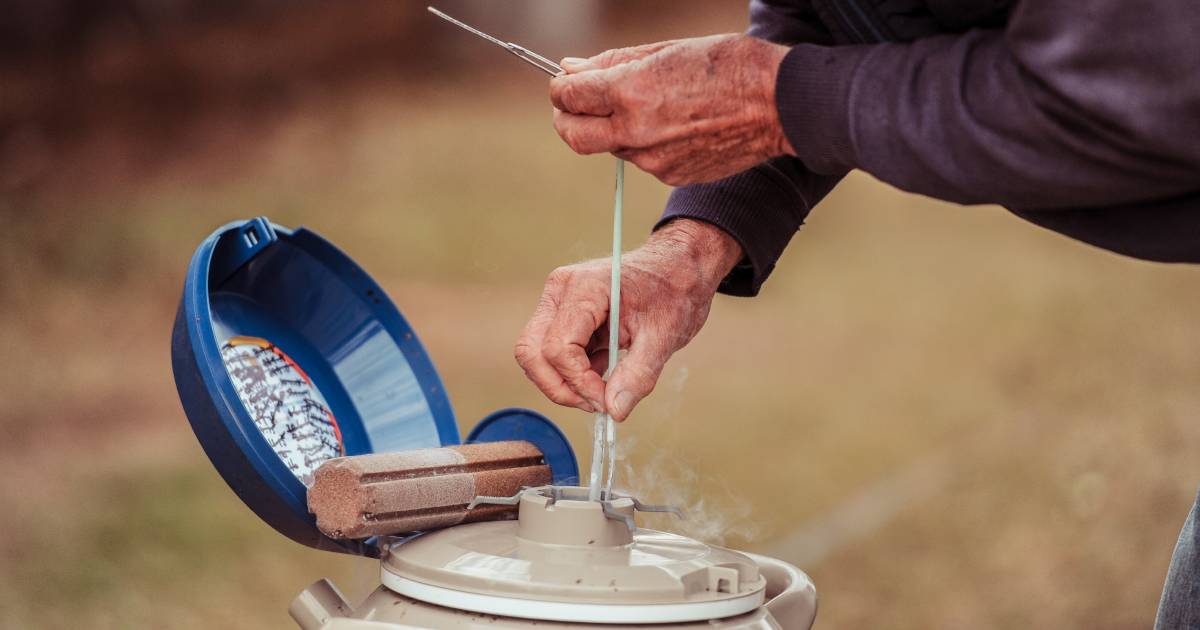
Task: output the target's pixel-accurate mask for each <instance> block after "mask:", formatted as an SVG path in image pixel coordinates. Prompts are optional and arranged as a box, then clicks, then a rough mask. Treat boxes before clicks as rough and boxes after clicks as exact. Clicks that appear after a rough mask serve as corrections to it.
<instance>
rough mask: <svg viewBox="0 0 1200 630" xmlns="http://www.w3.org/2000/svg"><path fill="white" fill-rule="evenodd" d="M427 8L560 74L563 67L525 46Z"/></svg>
mask: <svg viewBox="0 0 1200 630" xmlns="http://www.w3.org/2000/svg"><path fill="white" fill-rule="evenodd" d="M428 9H429V12H430V13H432V14H434V15H436V16H438V17H440V18H442V19H443V20H446V21H447V22H449V23H451V24H453V25H455V26H457V27H459V28H462V29H465V30H468V31H470V32H472V33H474V34H476V35H478V36H480V37H482V38H484V39H486V40H488V41H489V42H492V43H493V44H495V45H497V46H499V47H501V48H503V49H505V50H507V51H508V52H510V53H512V54H514V55H516V56H517V57H518V58H520V59H521V60H522V61H524V62H525V63H527V64H529V65H531V66H533V67H535V68H537V69H538V70H541V71H542V72H545V73H546V74H548V75H550V76H552V77H553V76H557V75H559V74H562V71H563V69H562V67H560V66H559V65H558V64H556V63H554V62H553V61H550V60H549V59H547V58H545V57H543V56H541V55H539V54H537V53H535V52H533V51H532V50H529V49H528V48H526V47H524V46H520V45H518V44H514V43H512V42H505V41H500V40H499V39H496V38H495V37H492V36H491V35H488V34H487V33H484V32H483V31H481V30H479V29H477V28H474V27H472V26H470V25H468V24H464V23H463V22H460V21H459V20H456V19H454V18H452V17H450V16H449V15H446V14H445V13H442V12H441V11H438V10H437V9H435V8H433V7H428Z"/></svg>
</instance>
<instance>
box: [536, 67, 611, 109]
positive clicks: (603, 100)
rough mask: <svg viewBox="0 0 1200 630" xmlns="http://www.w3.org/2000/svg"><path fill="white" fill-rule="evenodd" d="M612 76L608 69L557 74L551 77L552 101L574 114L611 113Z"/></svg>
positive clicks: (558, 106)
mask: <svg viewBox="0 0 1200 630" xmlns="http://www.w3.org/2000/svg"><path fill="white" fill-rule="evenodd" d="M612 78H613V77H612V73H611V71H608V70H591V71H587V72H580V73H578V74H565V75H559V76H556V77H554V78H552V79H550V102H551V103H553V104H554V107H555V109H561V110H562V111H564V112H570V113H572V114H591V115H592V116H608V115H611V114H612V113H613V108H612V100H613V99H612Z"/></svg>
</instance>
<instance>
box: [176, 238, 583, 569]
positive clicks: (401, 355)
mask: <svg viewBox="0 0 1200 630" xmlns="http://www.w3.org/2000/svg"><path fill="white" fill-rule="evenodd" d="M171 354H172V364H173V368H174V373H175V383H176V387H177V389H178V391H179V397H180V400H181V402H182V403H183V407H184V411H185V412H186V414H187V417H188V420H189V422H190V423H191V426H192V429H193V431H194V432H195V433H196V437H197V438H198V440H199V441H200V444H201V446H202V447H203V448H204V451H205V453H206V454H207V455H208V457H209V459H210V460H211V461H212V463H213V466H214V467H215V468H216V469H217V471H218V472H219V473H220V474H221V476H222V477H223V478H224V479H225V481H226V482H227V483H228V484H229V486H230V487H231V488H232V489H233V490H234V492H236V493H237V495H238V496H239V497H240V498H241V499H242V501H243V502H245V503H246V505H247V506H249V507H250V508H251V509H252V510H254V512H255V513H256V514H257V515H258V516H259V517H260V518H262V519H263V520H264V521H266V522H267V523H268V524H270V525H271V526H272V527H274V528H275V529H276V530H278V531H279V532H280V533H282V534H284V535H286V536H288V537H289V538H291V539H293V540H295V541H297V542H300V543H301V544H304V545H308V546H310V547H314V548H317V549H328V550H332V551H341V552H347V553H355V554H362V555H377V553H378V552H377V548H376V547H375V545H374V544H372V541H352V540H351V541H336V540H333V539H331V538H328V537H326V536H324V535H323V534H321V532H320V531H319V530H318V529H317V528H316V524H315V519H314V517H313V516H312V515H311V514H309V512H308V508H307V502H306V493H307V484H308V483H311V479H312V473H313V471H314V470H315V469H316V468H317V467H318V466H319V465H320V464H321V463H322V462H324V461H325V460H327V459H330V458H332V457H338V456H343V455H360V454H367V453H381V452H393V451H403V450H412V449H419V448H431V447H438V446H445V445H453V444H458V443H460V441H461V440H460V438H459V432H458V426H457V423H456V421H455V417H454V411H453V409H452V407H451V404H450V400H449V398H448V397H447V395H446V391H445V389H444V387H443V386H442V381H441V378H440V377H439V375H438V373H437V370H436V368H435V367H434V364H433V362H432V360H431V359H430V357H429V355H428V354H427V353H426V351H425V349H424V347H423V346H422V345H421V342H420V341H419V339H418V338H417V335H416V333H415V332H414V331H413V329H412V327H411V326H410V325H409V323H408V321H407V320H406V319H405V318H404V316H403V315H402V314H401V313H400V311H399V309H397V308H396V306H395V305H394V304H393V303H392V301H391V300H390V299H389V298H388V296H387V295H386V294H385V293H384V291H383V289H382V288H381V287H380V286H379V285H378V284H377V283H376V282H375V281H374V280H372V279H371V277H370V276H369V275H367V273H366V272H365V271H363V269H362V268H361V267H359V266H358V265H357V264H356V263H355V262H354V261H353V260H351V259H350V258H349V257H348V256H347V255H346V254H344V253H343V252H342V251H341V250H339V249H338V248H337V247H335V246H334V245H333V244H331V243H330V242H328V241H326V240H325V239H323V238H322V237H320V236H318V235H317V234H316V233H314V232H312V231H310V230H307V229H305V228H297V229H295V230H289V229H286V228H283V227H281V226H278V225H274V224H272V223H270V222H269V221H268V220H267V219H266V218H265V217H260V218H256V219H251V220H249V221H244V222H236V223H230V224H228V225H225V226H223V227H221V228H220V229H218V230H217V231H216V232H214V233H213V234H212V235H210V236H209V237H208V238H207V239H205V240H204V242H202V243H201V244H200V246H199V247H198V248H197V250H196V252H195V254H194V255H193V256H192V259H191V263H190V264H189V266H188V271H187V276H186V280H185V283H184V288H183V296H182V299H181V300H180V304H179V309H178V312H177V315H176V320H175V327H174V331H173V335H172V343H171ZM497 414H499V415H500V416H504V417H501V418H500V419H499V420H495V419H490V420H491V421H490V422H485V423H482V424H483V425H484V426H485V427H486V432H487V436H485V437H482V438H480V440H481V441H499V440H528V441H531V442H533V443H534V444H536V445H538V446H539V448H542V449H543V450H544V451H546V452H547V457H546V460H547V463H548V464H550V465H551V468H552V471H553V474H554V477H555V480H556V482H565V481H569V480H571V479H572V478H574V477H577V475H578V472H577V467H576V464H575V459H574V455H573V454H572V453H571V451H570V446H569V445H567V444H566V441H565V438H563V437H562V434H561V432H558V430H557V428H555V427H554V426H553V424H552V423H551V422H550V421H549V420H548V419H546V418H545V416H542V415H541V414H538V413H537V412H533V411H530V410H513V409H509V410H504V411H502V412H497ZM497 414H493V415H494V416H495V415H497Z"/></svg>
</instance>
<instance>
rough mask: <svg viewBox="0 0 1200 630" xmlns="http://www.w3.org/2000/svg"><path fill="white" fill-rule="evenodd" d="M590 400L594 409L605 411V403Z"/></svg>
mask: <svg viewBox="0 0 1200 630" xmlns="http://www.w3.org/2000/svg"><path fill="white" fill-rule="evenodd" d="M588 402H589V403H591V405H592V411H604V405H602V404H600V403H598V402H596V401H594V400H589V401H588Z"/></svg>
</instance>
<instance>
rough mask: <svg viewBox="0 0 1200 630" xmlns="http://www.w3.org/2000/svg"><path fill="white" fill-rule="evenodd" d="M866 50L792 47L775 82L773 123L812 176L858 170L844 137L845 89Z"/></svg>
mask: <svg viewBox="0 0 1200 630" xmlns="http://www.w3.org/2000/svg"><path fill="white" fill-rule="evenodd" d="M869 48H870V47H868V46H835V47H829V46H817V45H813V44H799V45H797V46H793V47H792V49H791V50H790V51H788V54H787V56H785V57H784V58H783V63H781V64H780V66H779V74H778V75H777V76H776V78H775V105H776V107H777V108H778V109H779V121H780V123H781V124H782V125H783V133H784V135H786V136H787V138H788V142H790V143H791V144H792V148H793V149H795V150H796V156H797V157H798V158H800V161H802V162H804V165H805V166H807V167H808V168H809V170H811V171H813V172H814V173H822V174H825V175H840V174H844V173H846V172H847V171H849V170H850V169H853V168H856V167H857V166H858V163H857V162H858V161H857V159H856V156H855V151H854V145H853V142H852V141H851V136H850V85H851V83H852V81H853V79H854V72H855V70H856V69H857V68H858V64H859V63H860V62H861V61H862V59H863V57H864V56H866V54H867V53H868V52H869Z"/></svg>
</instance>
